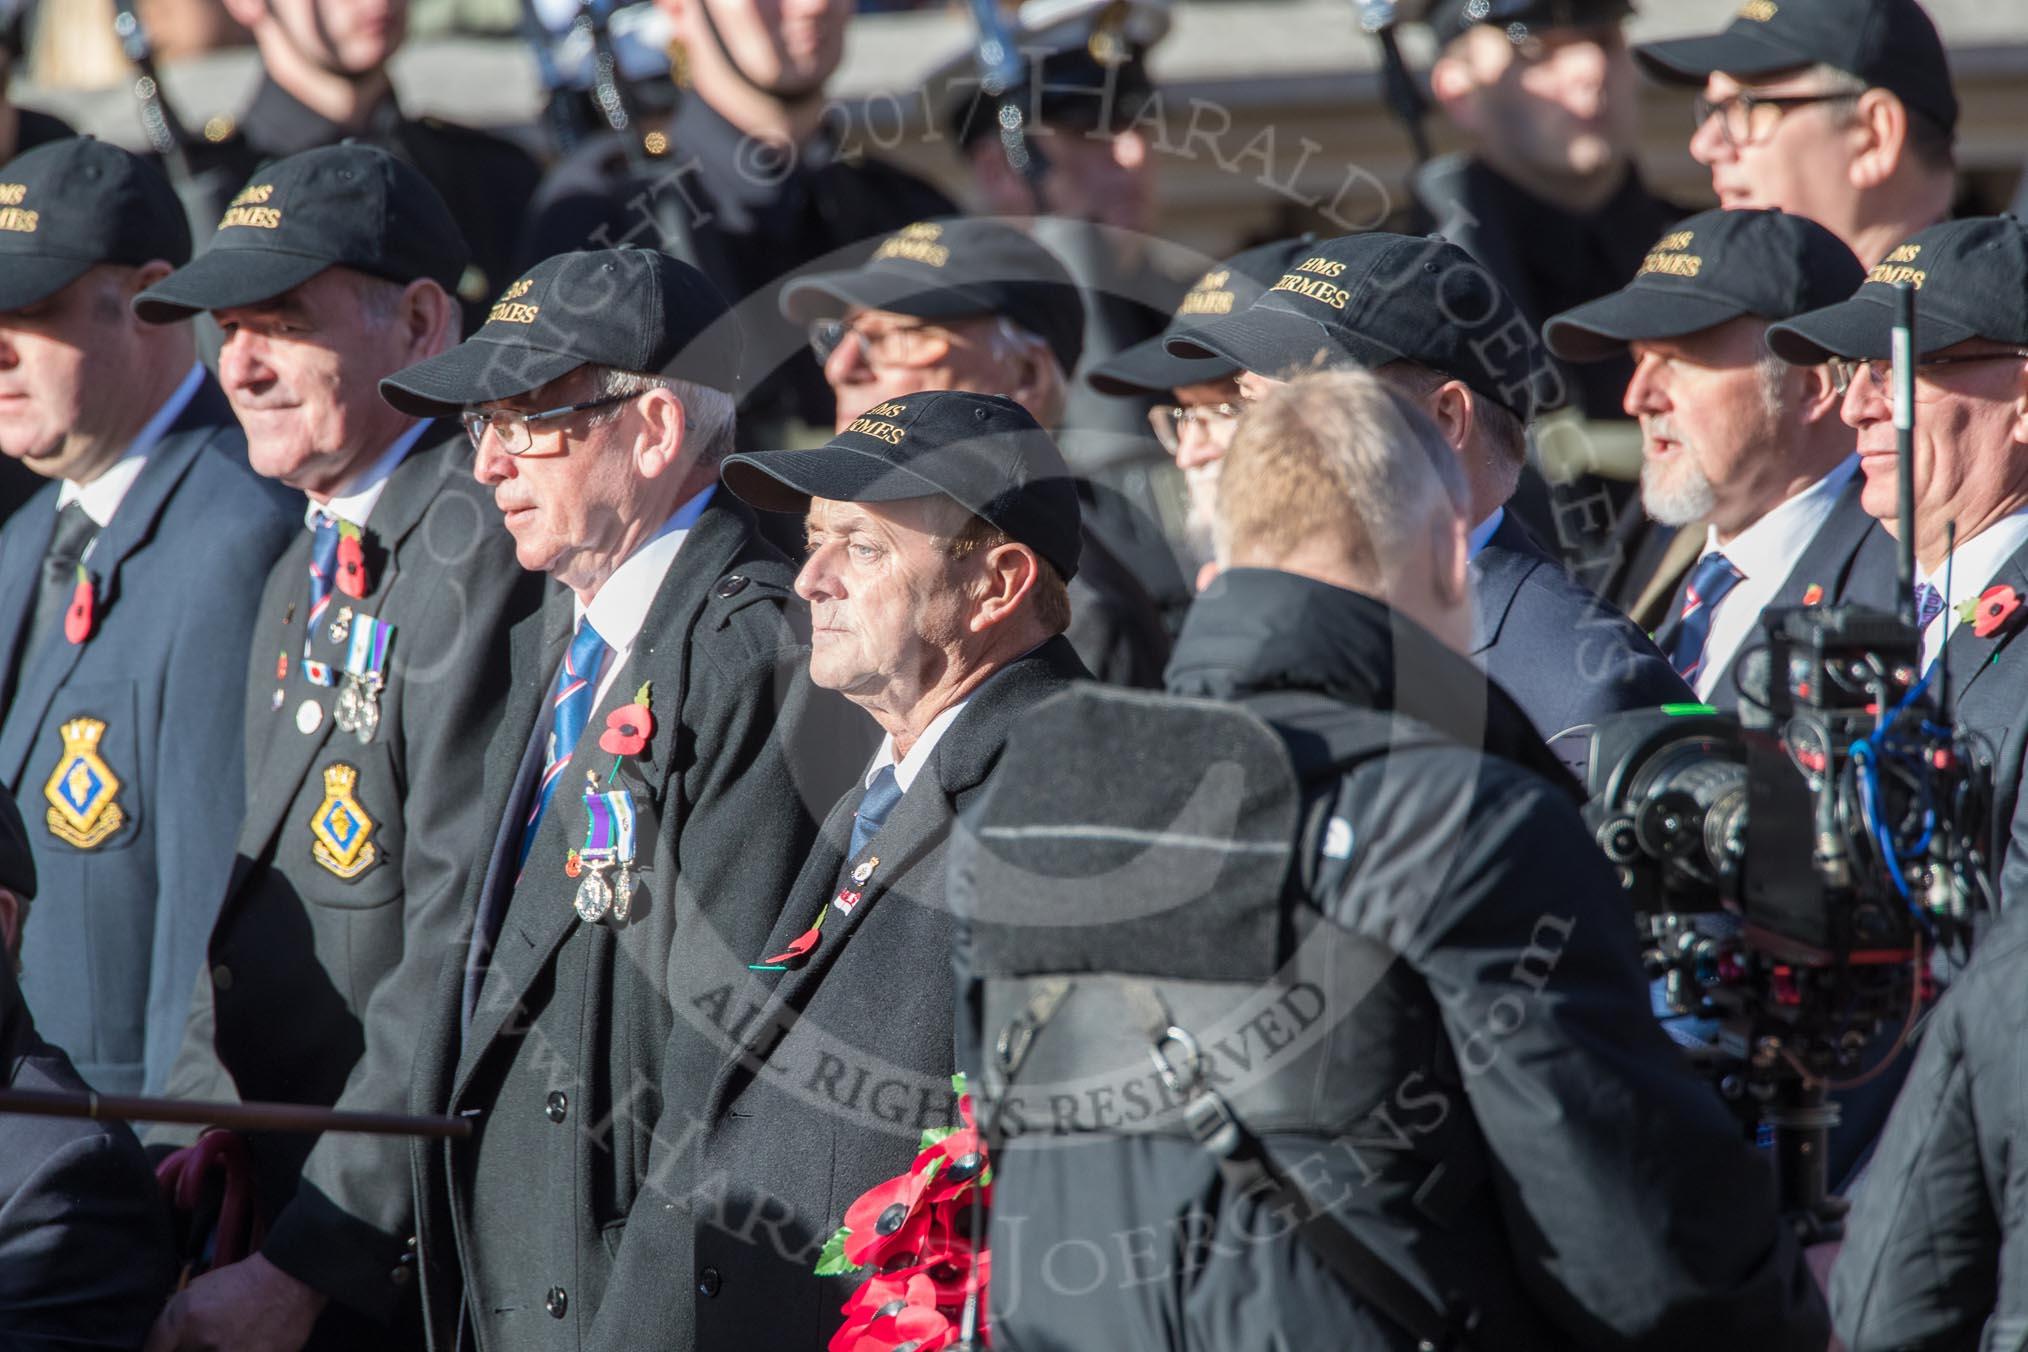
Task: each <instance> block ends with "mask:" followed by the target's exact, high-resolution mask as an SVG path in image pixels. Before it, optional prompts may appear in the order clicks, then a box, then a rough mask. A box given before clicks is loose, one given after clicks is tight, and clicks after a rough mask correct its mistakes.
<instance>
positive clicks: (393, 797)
mask: <svg viewBox="0 0 2028 1352" xmlns="http://www.w3.org/2000/svg"><path fill="white" fill-rule="evenodd" d="M240 196H241V198H242V199H244V200H243V201H242V202H241V204H240V205H239V206H236V207H234V208H232V210H231V211H230V212H228V213H227V215H226V218H225V221H224V223H223V224H222V225H221V226H220V228H219V230H218V233H217V234H216V235H214V236H213V237H212V242H211V245H210V247H209V248H207V249H206V250H205V251H204V252H203V253H202V254H200V255H199V256H198V257H197V258H196V259H195V260H194V261H192V262H191V264H190V265H189V266H188V267H185V268H182V269H179V270H178V271H176V272H173V273H171V274H170V275H169V276H168V277H166V278H164V279H163V280H162V281H160V282H158V283H156V284H155V286H153V287H151V288H150V289H149V290H147V291H145V292H143V293H142V294H141V296H140V297H139V298H138V300H137V301H136V303H135V309H136V311H137V312H138V313H139V314H140V315H141V317H142V318H143V319H148V320H152V321H155V322H174V321H177V320H182V319H187V318H188V317H190V316H191V315H192V314H193V313H196V312H199V311H205V312H209V313H210V314H211V316H212V318H214V319H215V320H217V321H218V325H219V328H220V330H221V331H222V332H223V333H224V335H225V345H224V347H223V349H222V350H221V352H220V354H219V371H220V375H221V383H222V384H223V385H224V386H225V392H226V396H227V398H229V399H230V400H231V401H232V405H233V410H234V412H236V413H237V414H238V415H239V419H240V422H241V423H242V425H243V426H244V427H245V428H246V430H247V442H248V447H247V449H248V455H249V458H250V459H251V461H252V464H253V466H254V468H255V470H257V471H258V472H259V473H261V474H262V475H264V476H266V477H268V478H272V479H278V480H280V481H281V482H283V483H285V484H288V485H289V486H291V487H293V488H298V489H301V490H302V491H303V492H304V493H305V494H307V495H308V496H309V498H310V499H311V509H310V511H309V512H308V514H307V518H308V519H307V521H306V522H305V526H306V529H303V530H302V531H300V532H299V533H298V534H297V536H296V539H295V543H294V544H292V545H290V546H289V547H288V548H287V549H286V550H284V551H283V553H282V556H281V558H280V559H279V560H277V561H276V563H275V566H274V568H273V570H272V571H271V572H270V573H269V574H268V580H267V587H266V590H265V591H264V592H263V594H262V597H261V604H260V610H259V612H258V614H257V616H256V619H255V623H254V644H253V649H252V652H251V654H250V656H249V657H248V667H247V686H246V689H247V696H246V756H247V770H246V804H245V813H244V816H243V818H242V820H241V823H240V831H239V851H238V858H237V859H235V860H234V861H232V870H231V877H230V880H229V881H228V882H227V884H226V887H225V891H224V897H223V900H222V901H221V903H220V906H219V911H218V917H217V920H216V923H215V924H214V925H213V927H212V929H211V935H210V947H209V952H208V958H207V965H206V966H205V967H204V968H203V970H201V971H200V972H199V974H198V981H197V988H196V992H195V994H194V996H193V1000H192V1007H191V1017H190V1025H189V1028H188V1030H187V1032H186V1034H185V1037H184V1042H183V1049H182V1052H181V1053H180V1054H179V1056H178V1058H177V1063H176V1065H175V1067H174V1068H173V1069H172V1071H171V1074H170V1082H169V1090H170V1092H171V1093H172V1094H176V1095H178V1096H181V1097H187V1098H197V1099H218V1098H231V1097H233V1096H234V1095H235V1094H237V1095H238V1096H239V1097H241V1098H245V1099H260V1100H282V1101H287V1102H297V1103H315V1104H323V1105H332V1106H337V1107H340V1108H356V1109H362V1110H380V1111H389V1110H399V1109H400V1108H401V1107H402V1106H403V1105H404V1104H405V1103H406V1102H407V1097H408V1096H407V1089H408V1082H409V1072H410V1063H411V1058H412V1053H413V1051H414V1045H415V1028H416V1024H417V1022H418V1020H419V1018H420V1016H421V1013H422V1010H423V1009H424V1007H425V1005H426V1003H427V1000H428V996H429V992H430V990H431V989H432V987H433V985H434V982H435V978H436V972H437V968H438V966H439V965H440V964H441V962H442V961H443V955H444V952H445V949H446V947H447V946H448V945H449V944H450V943H451V941H452V936H453V934H454V932H455V930H456V927H457V906H458V900H459V897H460V896H461V895H462V893H463V890H464V885H465V875H466V873H467V872H468V871H469V870H470V869H471V868H472V859H473V851H472V847H471V842H472V840H473V839H475V838H477V836H478V835H479V834H480V833H481V832H482V831H483V830H484V826H483V825H482V823H481V819H480V817H479V813H478V806H477V797H478V793H477V790H478V785H479V775H480V769H481V763H482V760H483V755H484V749H485V748H484V739H485V735H486V731H487V730H488V729H489V728H490V727H491V726H492V725H493V723H494V721H495V720H496V719H497V717H498V715H499V709H500V705H501V701H502V700H503V699H504V697H505V695H506V682H505V681H504V680H503V679H502V676H501V671H502V666H503V663H504V660H505V654H506V646H507V631H508V628H509V626H510V625H511V624H512V623H513V622H514V621H515V620H516V619H518V618H519V617H520V616H522V615H524V614H526V613H527V612H528V611H529V610H530V609H532V608H533V606H534V604H535V601H536V596H535V590H536V589H535V586H534V584H533V582H532V581H528V580H524V579H523V576H522V575H521V573H520V572H519V570H517V569H516V568H515V567H514V565H513V558H512V553H511V541H510V540H509V539H508V537H507V535H506V533H505V532H504V531H503V530H501V528H500V516H499V511H498V509H497V508H496V507H495V506H494V505H493V503H492V502H491V501H490V500H489V498H488V497H487V495H486V494H485V492H484V491H482V490H481V489H480V488H479V487H478V486H477V485H476V484H474V483H473V482H472V481H471V469H470V466H471V449H470V447H469V445H468V444H467V443H466V442H465V439H464V436H463V434H462V433H461V432H460V431H459V429H458V428H457V427H456V425H455V424H445V423H442V422H430V421H427V420H418V419H415V418H412V417H409V416H406V415H404V414H400V413H397V412H396V411H395V410H393V409H390V408H388V407H387V406H386V405H385V404H384V403H382V402H381V400H380V396H379V393H378V391H377V389H376V385H377V382H378V381H379V380H380V379H381V378H382V377H384V376H387V375H390V374H392V373H393V372H394V371H396V370H399V369H400V368H402V367H403V366H407V365H409V364H411V363H413V362H415V361H417V360H419V359H421V358H424V357H428V356H430V355H433V354H435V353H437V352H440V351H442V350H443V349H444V348H446V347H448V346H449V345H450V344H452V343H453V342H455V341H456V340H457V333H458V313H457V303H456V301H455V300H454V299H453V297H452V293H451V288H452V287H453V286H455V285H456V283H457V279H458V276H459V274H460V272H461V271H462V270H463V268H464V266H465V257H466V251H465V245H464V241H463V239H462V238H461V237H460V236H459V233H458V227H457V224H456V223H455V222H454V221H453V220H452V219H451V215H450V212H449V210H448V208H446V207H445V205H444V201H443V199H442V198H441V197H439V196H437V194H436V191H435V190H434V189H433V188H431V187H430V186H429V184H428V183H427V182H426V181H424V179H423V177H422V175H421V174H420V173H418V172H417V171H416V170H415V169H414V168H413V167H411V166H410V165H408V164H407V163H405V162H404V161H402V160H399V159H396V158H395V157H394V156H392V155H390V154H388V153H387V152H385V151H382V150H376V149H373V148H371V147H368V146H351V145H341V146H331V147H329V148H326V149H322V150H311V151H306V152H305V153H303V154H302V155H298V156H294V157H292V158H290V159H287V160H283V161H280V162H279V163H277V164H274V165H272V166H270V167H269V168H268V169H266V170H263V171H262V172H261V173H260V174H258V175H256V176H255V179H254V181H253V182H251V183H249V184H248V185H247V186H246V188H245V189H244V190H243V191H242V193H241V194H240ZM249 1144H250V1147H251V1151H252V1157H253V1165H254V1174H255V1187H256V1193H257V1196H258V1197H259V1199H260V1201H261V1204H262V1205H263V1206H264V1207H266V1208H267V1209H268V1210H269V1211H270V1213H272V1214H273V1215H274V1221H273V1224H272V1226H271V1228H270V1229H269V1231H268V1236H267V1241H266V1243H265V1244H264V1245H263V1247H262V1249H261V1252H259V1253H257V1254H255V1255H253V1256H252V1257H250V1258H248V1259H246V1260H245V1261H243V1262H240V1263H234V1264H231V1265H229V1266H227V1267H224V1268H220V1269H218V1270H216V1271H213V1272H210V1273H207V1274H205V1275H204V1276H202V1277H200V1278H199V1279H198V1280H197V1281H196V1282H194V1283H192V1285H191V1286H190V1288H189V1289H188V1290H186V1291H183V1292H180V1293H179V1294H178V1295H177V1296H176V1297H175V1299H174V1300H173V1301H172V1302H171V1303H170V1306H169V1308H168V1309H167V1310H166V1311H165V1312H164V1314H163V1318H162V1322H161V1324H160V1326H158V1328H157V1330H156V1334H155V1338H156V1341H155V1342H154V1343H152V1344H151V1347H160V1348H171V1347H176V1346H198V1347H202V1346H210V1345H213V1344H214V1343H224V1344H226V1345H230V1346H233V1347H238V1348H244V1349H248V1350H249V1352H254V1350H255V1349H262V1348H281V1349H293V1348H295V1347H299V1346H303V1345H304V1340H305V1339H306V1338H310V1337H311V1336H312V1329H313V1326H314V1328H315V1330H316V1332H315V1338H316V1340H317V1341H316V1342H314V1343H313V1344H312V1345H316V1346H326V1347H346V1348H353V1347H359V1346H362V1345H365V1344H369V1343H377V1344H382V1345H392V1346H402V1345H410V1346H413V1345H414V1343H415V1342H416V1341H419V1337H418V1335H417V1333H416V1332H415V1329H414V1319H415V1315H414V1310H415V1306H414V1278H415V1272H414V1267H413V1258H412V1256H411V1253H410V1250H409V1247H408V1239H409V1236H410V1234H411V1233H412V1230H411V1226H412V1224H413V1222H412V1219H411V1216H412V1207H411V1203H410V1194H409V1186H408V1177H407V1170H406V1167H405V1166H406V1160H407V1151H406V1148H405V1146H404V1145H403V1143H402V1142H400V1141H399V1140H398V1139H396V1138H391V1137H374V1136H360V1135H332V1136H327V1137H322V1138H319V1137H314V1136H304V1135H281V1134H274V1135H268V1134H262V1135H256V1136H254V1137H252V1138H251V1139H250V1142H249ZM320 1316H321V1317H320Z"/></svg>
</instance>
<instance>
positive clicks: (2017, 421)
mask: <svg viewBox="0 0 2028 1352" xmlns="http://www.w3.org/2000/svg"><path fill="white" fill-rule="evenodd" d="M2014 377H2015V379H2014V444H2015V445H2017V446H2028V362H2023V363H2022V364H2021V365H2020V366H2019V367H2017V368H2016V369H2015V372H2014Z"/></svg>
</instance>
